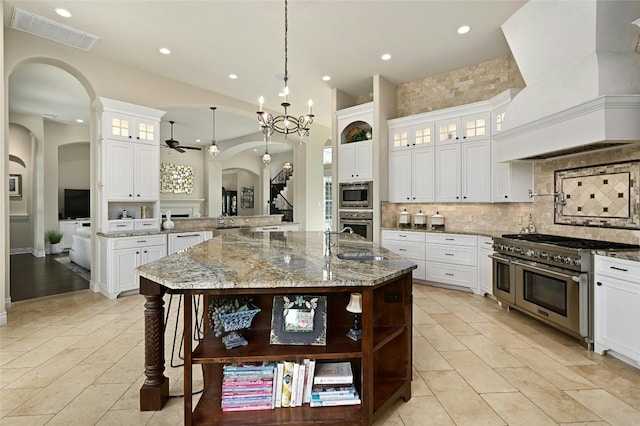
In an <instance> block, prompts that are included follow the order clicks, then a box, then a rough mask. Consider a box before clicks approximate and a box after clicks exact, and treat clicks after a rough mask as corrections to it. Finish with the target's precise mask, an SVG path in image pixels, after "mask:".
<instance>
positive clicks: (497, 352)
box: [457, 335, 524, 368]
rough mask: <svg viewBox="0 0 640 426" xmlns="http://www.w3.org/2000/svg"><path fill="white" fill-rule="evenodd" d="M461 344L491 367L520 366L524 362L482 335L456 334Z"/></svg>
mask: <svg viewBox="0 0 640 426" xmlns="http://www.w3.org/2000/svg"><path fill="white" fill-rule="evenodd" d="M457 337H458V340H460V341H461V342H462V344H463V345H465V346H466V347H468V348H469V349H470V350H471V352H473V353H474V354H476V355H477V356H478V357H480V358H481V359H482V360H483V361H484V362H486V363H487V364H488V365H489V366H491V367H492V368H501V367H502V368H503V367H522V366H523V365H524V364H523V363H522V362H521V361H519V360H518V359H517V358H516V357H514V356H513V355H511V354H509V353H508V352H507V351H505V350H504V349H502V348H501V347H500V346H498V345H497V344H495V343H493V342H492V341H491V340H489V339H488V338H487V337H486V336H484V335H473V336H457Z"/></svg>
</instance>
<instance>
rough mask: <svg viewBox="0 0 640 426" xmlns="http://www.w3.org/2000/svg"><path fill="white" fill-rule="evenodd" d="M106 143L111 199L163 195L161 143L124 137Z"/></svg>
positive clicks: (154, 198)
mask: <svg viewBox="0 0 640 426" xmlns="http://www.w3.org/2000/svg"><path fill="white" fill-rule="evenodd" d="M105 145H106V146H105V151H106V164H105V165H106V173H107V174H106V176H105V186H106V192H107V199H108V200H109V201H155V200H157V199H158V198H159V196H160V187H159V185H160V166H159V164H160V147H159V146H158V145H144V144H136V143H130V142H120V141H107V142H106V143H105ZM156 164H157V165H158V167H155V165H156Z"/></svg>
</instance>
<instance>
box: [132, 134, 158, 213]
mask: <svg viewBox="0 0 640 426" xmlns="http://www.w3.org/2000/svg"><path fill="white" fill-rule="evenodd" d="M159 156H160V147H159V146H157V145H147V144H141V145H135V164H134V172H133V174H134V176H135V180H134V182H135V185H134V191H135V192H134V194H135V199H136V200H141V201H145V200H146V201H155V200H157V199H158V198H159V194H160V188H159V185H160V168H159V167H158V164H159V158H160V157H159Z"/></svg>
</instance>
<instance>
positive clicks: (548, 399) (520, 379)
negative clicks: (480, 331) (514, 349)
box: [497, 367, 602, 423]
mask: <svg viewBox="0 0 640 426" xmlns="http://www.w3.org/2000/svg"><path fill="white" fill-rule="evenodd" d="M497 371H498V372H499V373H500V375H501V376H502V377H504V378H505V379H507V380H508V381H509V382H510V383H511V384H512V385H513V386H515V387H516V388H517V389H518V390H519V391H520V392H521V393H522V394H523V395H524V396H526V397H527V398H528V399H529V400H530V401H531V402H533V403H534V404H535V405H537V406H538V407H539V408H540V409H541V410H542V411H544V412H545V413H546V414H547V415H548V416H550V417H551V418H552V419H553V420H555V421H556V422H558V423H571V422H592V421H601V420H602V419H601V418H599V417H598V416H597V415H595V414H594V413H593V412H592V411H590V410H589V409H588V408H587V407H585V406H584V405H582V404H580V403H579V402H577V401H576V400H575V399H573V398H570V397H569V396H568V395H567V394H565V393H564V392H562V391H561V390H560V389H558V388H557V387H556V386H554V385H553V384H552V383H550V382H549V381H547V380H546V379H545V378H543V377H542V376H540V375H539V374H537V373H536V372H534V371H532V370H531V369H530V368H528V367H521V368H501V369H498V370H497Z"/></svg>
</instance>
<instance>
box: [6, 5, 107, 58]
mask: <svg viewBox="0 0 640 426" xmlns="http://www.w3.org/2000/svg"><path fill="white" fill-rule="evenodd" d="M9 27H10V28H15V29H16V30H20V31H24V32H27V33H29V34H33V35H36V36H38V37H42V38H46V39H48V40H52V41H57V42H58V43H62V44H65V45H67V46H71V47H75V48H76V49H82V50H84V51H86V52H88V51H89V50H91V48H92V47H93V46H94V45H95V44H96V43H97V42H98V40H100V37H98V36H95V35H93V34H89V33H86V32H84V31H80V30H76V29H75V28H72V27H69V26H67V25H63V24H61V23H59V22H56V21H53V20H51V19H47V18H44V17H42V16H38V15H35V14H33V13H31V12H27V11H26V10H22V9H18V8H17V7H14V8H13V15H12V16H11V23H10V24H9Z"/></svg>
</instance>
